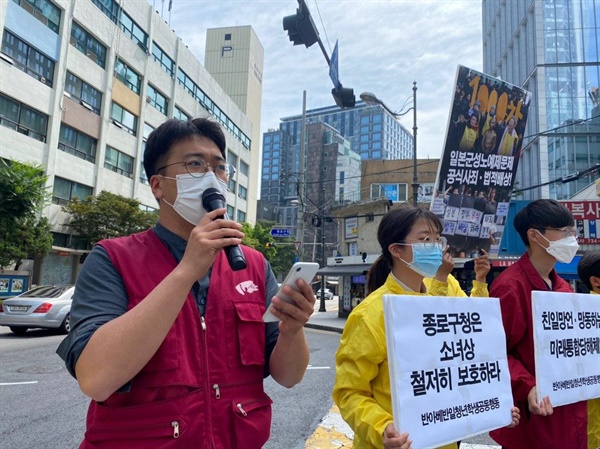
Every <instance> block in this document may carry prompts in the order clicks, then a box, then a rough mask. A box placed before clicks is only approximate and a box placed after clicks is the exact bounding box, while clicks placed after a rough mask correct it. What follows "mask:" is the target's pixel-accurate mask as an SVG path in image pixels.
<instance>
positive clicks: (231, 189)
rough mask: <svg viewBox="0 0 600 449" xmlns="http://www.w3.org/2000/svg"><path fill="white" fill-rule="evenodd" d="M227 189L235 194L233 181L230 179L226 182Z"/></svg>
mask: <svg viewBox="0 0 600 449" xmlns="http://www.w3.org/2000/svg"><path fill="white" fill-rule="evenodd" d="M227 188H228V189H229V191H230V192H233V193H234V194H235V181H234V180H233V179H232V178H229V181H227Z"/></svg>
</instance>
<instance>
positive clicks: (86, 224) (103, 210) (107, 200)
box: [63, 190, 158, 245]
mask: <svg viewBox="0 0 600 449" xmlns="http://www.w3.org/2000/svg"><path fill="white" fill-rule="evenodd" d="M63 211H65V212H68V213H69V214H71V219H70V221H69V223H68V224H69V226H70V227H71V229H73V230H74V231H75V232H76V233H77V234H78V235H79V237H81V239H82V240H84V241H85V242H87V243H88V244H89V245H93V244H95V243H96V242H98V241H100V240H103V239H108V238H113V237H120V236H124V235H130V234H134V233H136V232H140V231H143V230H145V229H148V228H150V227H152V226H153V225H154V223H155V222H156V220H157V219H158V214H157V213H155V212H146V211H143V210H141V209H140V202H139V201H138V200H136V199H133V198H126V197H124V196H121V195H116V194H114V193H110V192H107V191H105V190H103V191H102V192H100V194H99V195H97V196H88V197H87V198H85V199H83V200H82V199H79V198H75V199H73V201H71V202H70V203H69V204H68V205H67V206H64V207H63Z"/></svg>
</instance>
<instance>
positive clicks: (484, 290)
mask: <svg viewBox="0 0 600 449" xmlns="http://www.w3.org/2000/svg"><path fill="white" fill-rule="evenodd" d="M489 297H490V292H489V290H488V286H487V284H486V283H485V282H479V281H473V287H472V289H471V298H489Z"/></svg>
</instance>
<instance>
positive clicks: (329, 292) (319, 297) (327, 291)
mask: <svg viewBox="0 0 600 449" xmlns="http://www.w3.org/2000/svg"><path fill="white" fill-rule="evenodd" d="M315 298H317V300H319V299H321V289H319V290H317V294H316V295H315ZM325 299H327V300H329V299H333V293H331V290H329V289H328V288H326V289H325Z"/></svg>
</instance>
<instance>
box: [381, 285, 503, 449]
mask: <svg viewBox="0 0 600 449" xmlns="http://www.w3.org/2000/svg"><path fill="white" fill-rule="evenodd" d="M383 310H384V319H385V330H386V340H387V352H388V361H389V367H390V385H391V392H392V408H393V412H394V413H393V415H394V425H395V426H396V428H397V429H399V431H400V432H401V433H403V432H408V433H409V435H410V439H411V440H412V441H413V443H412V447H413V449H427V448H435V447H439V446H441V445H443V444H447V443H452V442H454V441H457V440H460V439H464V438H466V437H469V436H472V435H477V434H479V433H483V432H487V431H490V430H493V429H497V428H499V427H503V426H507V425H509V424H510V423H511V419H512V418H511V407H512V406H513V400H512V393H511V389H510V373H509V371H508V362H507V357H506V345H505V344H504V342H505V336H504V328H503V327H502V316H501V314H500V303H499V301H498V299H497V298H449V297H436V296H404V295H384V297H383Z"/></svg>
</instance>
